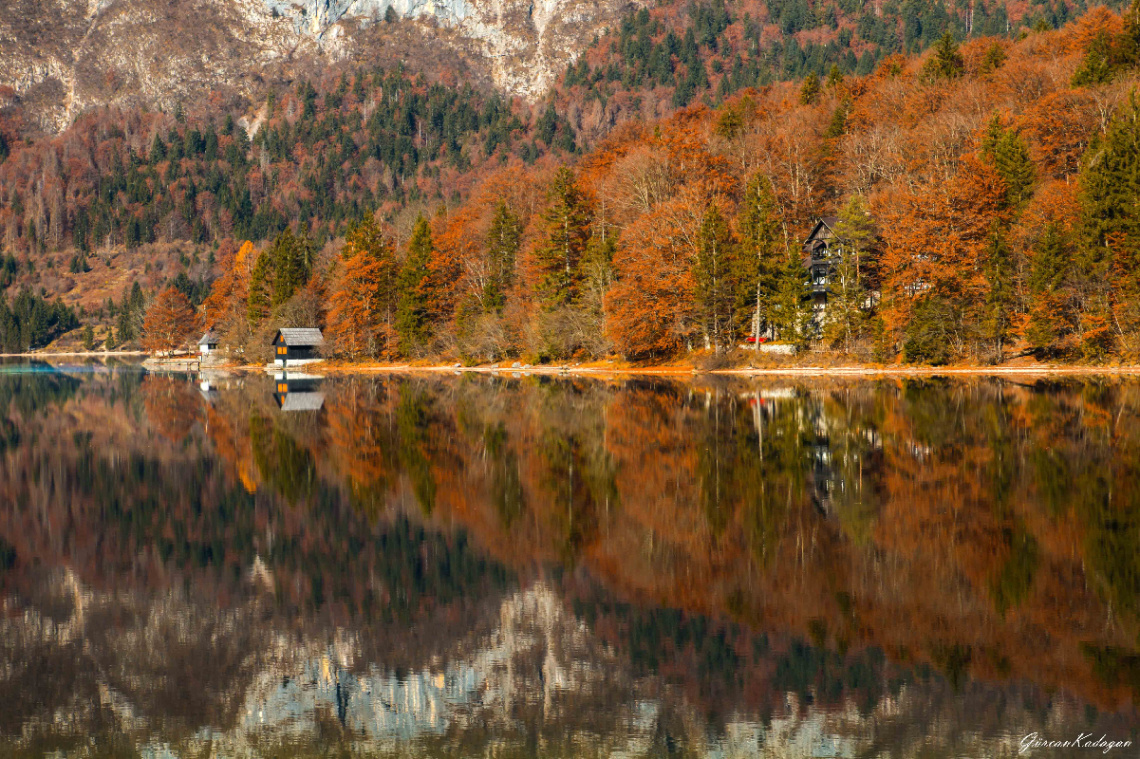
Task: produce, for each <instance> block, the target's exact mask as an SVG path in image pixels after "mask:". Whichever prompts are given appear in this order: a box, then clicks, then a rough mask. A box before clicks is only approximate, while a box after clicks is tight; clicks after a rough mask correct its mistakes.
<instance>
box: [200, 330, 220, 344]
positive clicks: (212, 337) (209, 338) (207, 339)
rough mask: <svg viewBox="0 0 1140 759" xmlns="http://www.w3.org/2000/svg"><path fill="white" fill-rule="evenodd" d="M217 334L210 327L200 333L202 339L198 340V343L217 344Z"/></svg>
mask: <svg viewBox="0 0 1140 759" xmlns="http://www.w3.org/2000/svg"><path fill="white" fill-rule="evenodd" d="M217 344H218V335H217V334H216V333H215V332H214V330H212V329H208V330H206V334H204V335H202V339H200V340H199V341H198V345H217Z"/></svg>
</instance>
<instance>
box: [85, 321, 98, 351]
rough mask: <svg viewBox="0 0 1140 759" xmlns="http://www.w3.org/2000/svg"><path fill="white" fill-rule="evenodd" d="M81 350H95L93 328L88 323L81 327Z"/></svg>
mask: <svg viewBox="0 0 1140 759" xmlns="http://www.w3.org/2000/svg"><path fill="white" fill-rule="evenodd" d="M83 350H85V351H93V350H95V329H94V328H93V327H92V326H91V325H90V324H88V325H87V326H86V327H84V328H83Z"/></svg>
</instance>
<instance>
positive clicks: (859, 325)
mask: <svg viewBox="0 0 1140 759" xmlns="http://www.w3.org/2000/svg"><path fill="white" fill-rule="evenodd" d="M834 232H835V243H834V247H835V249H834V250H833V255H834V254H838V257H839V261H838V263H836V264H835V265H834V266H833V270H832V272H831V274H830V277H829V278H830V293H829V295H828V299H827V320H826V322H825V324H824V325H823V326H824V330H823V332H824V334H823V336H824V337H825V338H826V339H827V340H828V341H829V342H831V343H832V344H841V345H843V347H844V350H846V351H848V352H850V351H852V350H853V349H854V348H855V346H856V345H857V344H858V343H859V342H861V341H862V340H863V339H864V338H865V337H866V327H867V320H868V318H869V316H870V308H869V307H868V299H869V298H870V287H869V284H871V283H873V282H874V278H875V277H874V275H875V270H876V268H877V267H876V263H877V262H876V261H875V260H874V249H875V243H876V239H875V238H876V233H875V225H874V221H873V220H872V218H871V212H870V209H869V208H868V206H867V201H866V200H865V199H864V198H863V196H862V195H852V196H851V198H850V200H848V201H847V204H846V205H845V206H844V207H843V209H842V210H841V211H840V212H839V221H838V223H836V225H835V229H834Z"/></svg>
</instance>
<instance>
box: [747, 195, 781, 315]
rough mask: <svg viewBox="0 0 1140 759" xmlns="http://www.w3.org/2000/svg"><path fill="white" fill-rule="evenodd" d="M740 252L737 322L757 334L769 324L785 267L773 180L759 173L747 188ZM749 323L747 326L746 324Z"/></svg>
mask: <svg viewBox="0 0 1140 759" xmlns="http://www.w3.org/2000/svg"><path fill="white" fill-rule="evenodd" d="M737 229H738V230H739V234H740V255H739V256H737V259H736V261H737V269H738V271H737V274H736V277H735V279H736V282H737V291H736V292H737V295H736V313H737V318H736V323H737V325H738V327H739V328H742V329H746V330H747V331H748V332H749V333H750V334H751V335H752V337H754V338H759V337H760V334H761V331H762V330H763V329H764V327H765V326H767V325H766V324H765V323H764V322H765V316H766V315H767V312H768V310H769V309H767V308H766V307H765V305H766V302H767V301H768V300H769V299H770V298H771V297H772V296H773V295H774V294H775V292H776V288H777V283H778V281H779V276H780V271H781V269H782V263H783V262H782V258H781V253H782V251H783V234H782V231H781V229H780V221H779V210H778V208H777V206H776V194H775V192H774V191H773V189H772V182H771V180H769V179H768V177H766V176H765V175H763V174H756V175H754V176H753V177H752V179H751V180H749V182H748V186H747V187H745V190H744V202H743V203H741V209H740V217H739V218H738V220H737ZM745 325H747V326H745Z"/></svg>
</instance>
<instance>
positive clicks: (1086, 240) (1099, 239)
mask: <svg viewBox="0 0 1140 759" xmlns="http://www.w3.org/2000/svg"><path fill="white" fill-rule="evenodd" d="M1080 182H1081V205H1082V230H1081V238H1082V239H1081V246H1080V255H1079V257H1078V262H1077V263H1078V268H1079V271H1080V274H1081V275H1082V276H1083V277H1085V278H1087V279H1088V280H1089V281H1091V282H1093V283H1105V282H1111V283H1112V286H1113V293H1112V295H1111V300H1112V312H1113V317H1114V318H1113V322H1114V324H1115V329H1116V330H1117V331H1118V333H1119V336H1120V337H1121V338H1122V339H1123V340H1124V344H1125V346H1126V348H1127V349H1128V350H1129V352H1130V353H1135V352H1137V351H1138V350H1140V206H1138V204H1137V198H1140V100H1138V98H1137V95H1136V93H1133V94H1132V95H1131V97H1130V99H1129V102H1128V103H1127V104H1126V105H1125V106H1124V107H1123V108H1122V109H1121V111H1120V113H1119V114H1118V115H1117V116H1116V118H1114V119H1113V121H1112V123H1111V124H1110V125H1109V129H1108V133H1107V134H1106V135H1105V136H1104V137H1103V138H1102V139H1100V140H1098V141H1096V142H1094V143H1093V144H1092V145H1091V146H1090V147H1089V150H1088V154H1087V155H1086V157H1085V166H1084V170H1083V171H1082V173H1081V178H1080Z"/></svg>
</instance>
